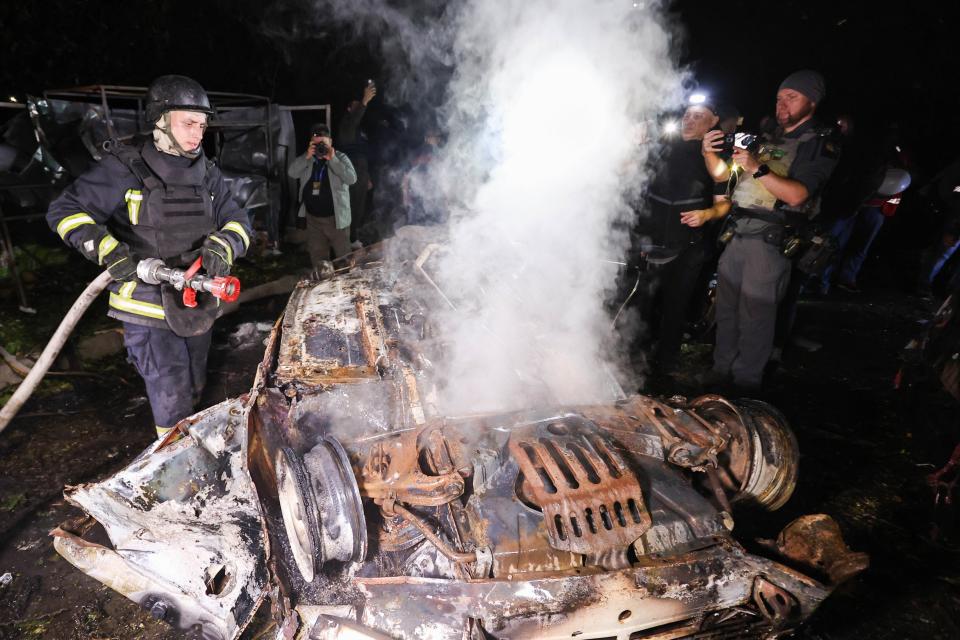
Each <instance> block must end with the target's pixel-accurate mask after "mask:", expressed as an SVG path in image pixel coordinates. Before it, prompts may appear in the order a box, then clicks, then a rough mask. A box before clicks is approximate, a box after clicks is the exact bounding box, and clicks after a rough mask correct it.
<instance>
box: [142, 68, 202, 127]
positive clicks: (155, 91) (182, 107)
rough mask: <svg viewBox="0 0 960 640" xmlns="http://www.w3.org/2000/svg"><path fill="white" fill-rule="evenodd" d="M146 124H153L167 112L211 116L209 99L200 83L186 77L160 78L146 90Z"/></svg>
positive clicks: (171, 76)
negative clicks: (195, 112) (190, 112)
mask: <svg viewBox="0 0 960 640" xmlns="http://www.w3.org/2000/svg"><path fill="white" fill-rule="evenodd" d="M146 110H147V123H148V124H151V125H152V124H153V123H154V122H156V121H157V120H159V119H160V116H162V115H163V114H165V113H166V112H167V111H199V112H201V113H205V114H207V115H208V116H212V115H213V108H212V107H211V106H210V99H209V98H207V92H206V91H204V90H203V87H201V86H200V83H199V82H197V81H196V80H194V79H192V78H188V77H187V76H176V75H170V76H160V77H159V78H157V79H156V80H154V81H153V83H151V85H150V88H149V89H147V105H146Z"/></svg>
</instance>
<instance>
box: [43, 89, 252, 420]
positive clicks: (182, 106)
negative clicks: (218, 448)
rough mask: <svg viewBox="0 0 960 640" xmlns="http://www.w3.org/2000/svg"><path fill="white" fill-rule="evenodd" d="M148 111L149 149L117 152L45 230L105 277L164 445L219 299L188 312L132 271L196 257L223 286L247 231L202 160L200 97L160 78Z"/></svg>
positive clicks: (205, 107) (194, 381)
mask: <svg viewBox="0 0 960 640" xmlns="http://www.w3.org/2000/svg"><path fill="white" fill-rule="evenodd" d="M145 107H146V122H147V123H148V124H149V125H152V127H153V130H152V139H146V140H143V141H142V142H139V143H136V144H130V145H119V144H118V145H113V146H112V147H111V153H110V154H109V155H107V156H105V157H104V158H103V160H102V161H100V162H99V163H98V164H97V165H95V166H94V167H93V168H91V169H90V170H89V171H87V172H86V173H84V174H83V175H81V176H80V177H79V178H77V179H76V181H74V182H73V183H72V184H71V185H70V186H68V187H67V188H66V189H65V190H64V191H63V193H62V194H61V195H60V196H59V197H58V198H57V199H56V200H55V201H54V202H53V203H52V204H51V205H50V210H49V211H48V212H47V223H48V224H49V225H50V228H51V229H53V230H54V231H56V233H57V234H58V235H59V236H60V237H61V238H62V239H63V241H64V242H66V243H67V244H68V245H70V246H72V247H73V248H75V249H77V250H78V251H79V252H80V253H82V254H83V256H84V257H86V258H87V259H88V260H91V261H93V262H95V263H96V264H98V265H101V266H103V267H105V268H106V269H107V270H108V271H109V272H110V275H111V276H113V279H114V281H113V282H112V283H111V284H110V285H109V287H108V288H109V291H110V300H109V307H110V309H109V313H108V315H109V316H110V317H112V318H116V319H117V320H119V321H121V322H122V323H123V331H124V344H125V346H126V348H127V354H128V357H129V360H130V362H131V363H132V364H133V365H134V366H135V367H136V369H137V371H138V372H139V373H140V375H141V376H142V377H143V380H144V382H145V383H146V388H147V396H148V397H149V399H150V408H151V410H152V412H153V418H154V422H155V424H156V430H157V435H158V436H159V437H162V436H164V435H166V433H167V432H168V431H170V429H171V428H172V427H173V426H174V425H175V424H176V423H177V422H178V421H180V420H181V419H183V418H185V417H187V416H188V415H190V414H192V413H193V411H194V405H195V404H196V403H197V402H198V401H199V399H200V393H201V392H202V390H203V386H204V383H205V381H206V366H207V353H208V351H209V348H210V337H211V332H212V327H213V322H214V320H215V319H216V317H217V311H218V306H219V300H217V299H215V298H213V297H212V296H209V295H204V294H201V295H199V296H197V302H198V303H199V304H198V305H197V306H196V307H195V308H188V307H186V306H184V304H183V300H182V293H181V292H179V291H177V290H176V289H174V288H173V287H172V286H171V285H167V284H162V285H150V284H147V283H145V282H142V281H141V280H139V279H138V278H137V263H138V262H139V261H140V260H141V259H144V258H159V259H161V260H163V261H164V263H165V264H166V265H167V266H169V267H176V268H186V267H189V266H190V265H191V264H192V263H193V262H194V261H195V260H196V258H197V257H198V256H199V257H200V258H202V264H203V269H205V270H206V273H207V274H208V275H211V276H223V275H226V274H228V273H229V272H230V269H231V267H232V266H233V264H234V262H235V260H236V259H237V258H239V257H240V256H242V255H243V254H244V253H245V252H246V251H247V249H248V247H249V246H250V234H251V229H250V226H249V221H248V218H247V216H246V214H245V213H244V212H243V210H241V209H240V208H239V207H238V206H237V204H236V203H235V202H234V200H233V198H232V197H231V195H230V191H229V190H228V188H227V185H226V183H225V182H224V179H223V176H222V175H221V173H220V170H219V169H218V168H217V167H216V165H214V164H213V163H212V162H211V161H210V160H208V159H207V158H206V157H205V156H204V153H203V148H202V147H201V142H202V140H203V133H204V131H205V130H206V128H207V121H208V118H209V117H210V116H212V115H213V113H214V112H213V109H212V108H211V107H210V101H209V99H208V97H207V94H206V92H205V91H204V90H203V88H202V87H201V86H200V85H199V84H198V83H197V82H196V81H194V80H192V79H190V78H187V77H185V76H177V75H167V76H161V77H159V78H157V79H156V80H155V81H154V82H153V83H152V84H151V85H150V88H149V89H148V91H147V96H146V105H145Z"/></svg>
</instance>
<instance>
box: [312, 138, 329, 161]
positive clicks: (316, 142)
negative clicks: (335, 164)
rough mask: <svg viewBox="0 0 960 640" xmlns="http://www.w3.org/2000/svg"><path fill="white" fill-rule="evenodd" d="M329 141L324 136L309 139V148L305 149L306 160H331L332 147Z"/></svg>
mask: <svg viewBox="0 0 960 640" xmlns="http://www.w3.org/2000/svg"><path fill="white" fill-rule="evenodd" d="M330 142H331V140H330V138H328V137H325V136H313V137H312V138H311V139H310V146H308V147H307V158H313V157H314V156H316V157H317V158H321V159H323V160H332V159H333V145H332V144H330Z"/></svg>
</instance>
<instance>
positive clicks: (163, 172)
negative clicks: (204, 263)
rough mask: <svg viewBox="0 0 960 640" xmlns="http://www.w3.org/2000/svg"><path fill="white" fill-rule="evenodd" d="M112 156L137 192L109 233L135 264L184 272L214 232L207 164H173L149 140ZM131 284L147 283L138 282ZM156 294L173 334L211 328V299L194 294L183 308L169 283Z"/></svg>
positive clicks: (214, 310) (214, 307)
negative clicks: (138, 186) (151, 262)
mask: <svg viewBox="0 0 960 640" xmlns="http://www.w3.org/2000/svg"><path fill="white" fill-rule="evenodd" d="M114 153H115V155H116V156H117V157H118V158H119V159H120V161H121V162H123V164H124V165H125V166H126V167H127V168H128V169H130V171H131V172H132V173H133V174H134V175H135V176H136V177H137V179H138V180H139V181H140V182H141V183H142V185H143V189H142V190H141V192H140V193H139V194H137V193H133V194H131V193H128V195H127V198H128V203H127V204H128V206H127V215H128V217H129V220H124V223H125V224H122V225H116V227H115V228H113V229H112V231H113V234H114V235H115V236H116V238H117V239H118V240H120V241H121V242H125V243H127V246H129V247H130V252H131V254H133V256H134V258H135V259H136V260H140V259H143V258H160V259H161V260H163V262H164V263H165V264H166V265H167V266H168V267H177V268H186V267H187V266H189V265H190V264H191V263H192V262H193V261H194V260H196V258H197V256H198V255H199V249H200V247H201V246H202V244H203V241H204V239H205V238H206V237H207V236H208V235H209V234H210V233H212V232H213V231H216V228H217V227H216V217H215V214H214V211H213V195H212V194H211V192H210V190H209V187H208V185H207V184H206V182H207V170H208V167H209V165H208V161H207V160H206V158H203V157H201V158H200V159H198V160H197V161H195V162H193V163H192V164H190V165H189V166H184V167H181V166H177V165H176V164H175V163H173V162H170V161H169V160H167V159H166V158H164V157H163V153H162V152H160V151H158V150H157V148H156V147H155V146H154V145H153V144H152V143H149V142H148V143H146V144H144V145H143V146H142V147H140V148H136V147H130V146H123V147H120V148H118V149H116V150H115V151H114ZM130 199H135V200H134V201H130ZM136 286H137V287H150V286H151V285H147V284H145V283H142V282H138V283H137V285H136ZM160 294H161V296H160V297H161V302H162V307H163V318H164V320H166V323H167V325H168V326H169V327H170V329H171V330H172V331H173V332H174V333H176V334H177V335H179V336H182V337H187V336H195V335H200V334H202V333H204V332H206V331H207V330H209V329H210V327H211V326H213V321H214V320H215V319H216V316H217V310H218V303H219V301H218V300H216V299H215V298H213V296H209V295H200V296H197V302H198V303H199V304H198V306H197V307H195V308H188V307H185V306H184V305H183V300H182V293H181V292H179V291H177V290H176V289H174V288H173V287H172V286H171V285H168V284H163V285H160ZM124 311H130V310H128V309H124ZM133 313H137V312H136V311H133Z"/></svg>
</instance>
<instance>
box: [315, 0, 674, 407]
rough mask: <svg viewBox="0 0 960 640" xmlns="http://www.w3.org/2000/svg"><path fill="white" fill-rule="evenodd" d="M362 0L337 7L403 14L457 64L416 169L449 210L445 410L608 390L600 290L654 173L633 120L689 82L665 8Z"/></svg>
mask: <svg viewBox="0 0 960 640" xmlns="http://www.w3.org/2000/svg"><path fill="white" fill-rule="evenodd" d="M324 6H325V7H326V10H328V11H329V10H331V9H332V8H333V7H337V6H340V5H337V4H331V3H325V4H324ZM377 6H381V8H382V11H381V12H379V13H378V12H377V11H376V10H375V9H376V7H377ZM360 7H362V9H361V8H358V6H357V5H350V6H347V5H343V6H341V8H340V9H339V11H341V12H342V13H341V14H340V15H341V16H342V17H343V18H344V19H347V18H349V17H350V16H354V17H355V18H356V19H357V20H360V19H361V18H360V17H359V15H358V14H357V12H358V11H359V12H361V13H364V15H367V16H369V15H370V13H368V12H372V13H373V14H374V15H378V16H384V15H390V16H392V17H393V19H394V24H391V27H392V33H393V34H394V35H393V37H394V38H395V40H396V41H397V42H401V43H402V44H403V47H404V48H406V49H407V51H406V56H407V60H408V61H409V60H416V61H420V62H423V61H424V60H425V59H427V58H432V59H434V60H437V59H436V56H437V55H439V54H438V52H439V51H442V52H443V54H442V56H441V58H442V60H440V62H441V63H442V64H443V65H444V66H446V67H452V76H450V79H449V82H448V84H447V87H446V94H445V95H446V100H445V103H444V104H443V106H442V108H441V109H440V121H441V122H442V123H443V128H444V130H445V132H446V136H447V139H446V142H445V144H444V145H443V147H442V148H441V149H440V151H439V152H438V154H437V157H436V158H435V159H434V160H433V162H432V163H431V164H430V165H429V169H428V175H427V178H426V179H425V180H421V181H420V182H418V183H417V184H420V185H421V187H420V188H421V189H422V191H423V193H421V194H420V195H421V197H422V198H423V199H424V200H426V201H429V202H437V201H438V200H439V201H440V202H442V203H443V208H444V209H445V210H446V211H448V212H450V220H449V242H448V243H447V244H446V246H445V247H444V248H443V250H442V251H440V252H438V253H437V254H436V255H435V256H434V257H431V259H430V260H429V261H428V263H427V264H426V268H427V269H428V270H429V272H430V273H431V274H432V275H433V276H434V279H435V280H436V282H437V283H438V285H439V286H440V287H441V288H442V289H443V291H444V292H446V294H447V296H448V298H449V299H450V301H451V302H452V306H453V307H455V308H451V309H448V313H447V314H446V316H447V317H445V318H443V319H442V321H441V322H439V323H438V325H439V328H440V330H441V331H442V332H444V335H443V338H444V342H445V344H446V345H448V351H447V352H446V354H445V358H444V362H443V363H440V366H442V367H444V369H445V370H444V374H445V375H444V376H442V380H444V381H445V382H444V384H445V388H444V389H443V390H442V392H441V393H440V394H439V395H440V397H441V398H442V400H441V402H442V404H443V405H444V406H443V407H441V408H442V409H443V411H444V413H447V414H451V413H460V412H472V411H487V410H509V409H519V408H524V407H530V406H543V405H550V404H558V403H562V404H572V403H586V402H604V401H609V400H611V399H612V397H613V395H612V394H613V393H614V391H613V389H612V385H611V382H612V376H611V366H612V364H613V363H615V362H616V361H617V354H616V348H615V347H614V348H613V349H611V341H610V335H611V330H610V313H609V311H608V310H607V309H606V308H605V301H606V300H607V299H608V298H609V296H610V294H611V288H612V287H613V285H614V282H615V279H616V275H617V265H615V264H613V263H614V262H617V261H622V260H623V259H624V257H625V253H626V252H627V249H628V238H627V233H626V228H627V227H628V226H629V221H630V220H631V218H632V216H634V215H635V214H634V213H633V212H632V210H631V208H630V206H629V204H628V200H629V196H630V194H635V193H636V192H637V191H638V190H639V189H640V188H641V187H642V185H643V184H644V182H645V181H646V179H647V178H646V176H645V175H644V173H643V167H644V162H643V161H644V154H645V153H646V152H647V151H649V150H648V149H645V148H644V147H643V146H640V145H638V144H637V137H636V130H637V126H638V124H639V123H640V122H642V121H644V120H647V119H650V118H652V117H653V116H655V115H656V114H657V113H659V112H662V111H663V110H664V108H665V107H666V106H668V105H671V104H677V102H676V100H677V98H678V96H679V94H680V91H681V88H682V82H683V74H682V72H681V71H680V70H679V69H678V68H677V66H676V62H675V55H674V54H673V52H672V48H673V45H674V42H673V29H672V28H671V27H670V25H669V22H668V20H667V17H666V14H665V11H664V9H663V8H662V7H661V5H660V3H657V2H630V1H624V0H498V1H496V2H493V1H489V0H466V1H465V2H463V3H461V4H459V5H456V7H457V8H456V10H447V11H444V12H442V13H437V12H434V16H435V21H434V22H431V23H430V24H422V23H418V21H417V20H416V19H414V18H412V17H411V16H410V15H409V14H406V13H401V12H398V11H397V10H396V9H394V8H391V5H390V3H387V2H377V1H375V0H364V2H363V3H361V4H360ZM365 19H367V20H369V17H368V18H365ZM418 43H420V44H418ZM414 66H416V65H414Z"/></svg>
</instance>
